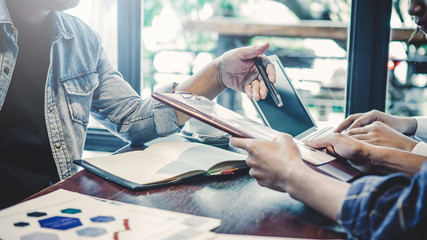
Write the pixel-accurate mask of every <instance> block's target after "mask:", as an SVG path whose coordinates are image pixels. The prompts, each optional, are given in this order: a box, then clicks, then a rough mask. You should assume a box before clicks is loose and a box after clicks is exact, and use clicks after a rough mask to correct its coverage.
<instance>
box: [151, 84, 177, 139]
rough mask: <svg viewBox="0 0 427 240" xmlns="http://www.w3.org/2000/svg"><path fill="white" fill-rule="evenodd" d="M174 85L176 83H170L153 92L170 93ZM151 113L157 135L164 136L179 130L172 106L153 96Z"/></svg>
mask: <svg viewBox="0 0 427 240" xmlns="http://www.w3.org/2000/svg"><path fill="white" fill-rule="evenodd" d="M176 85H178V83H175V82H174V83H170V84H167V85H165V86H163V87H161V88H159V89H156V90H155V92H161V93H172V92H173V89H174V88H175V87H176ZM153 113H154V123H155V124H156V131H157V134H159V137H165V136H168V135H170V134H172V133H176V132H178V131H179V130H181V128H180V127H179V126H178V119H177V117H176V113H175V109H174V108H173V107H170V106H169V105H166V104H164V103H162V102H160V101H158V100H156V99H154V98H153Z"/></svg>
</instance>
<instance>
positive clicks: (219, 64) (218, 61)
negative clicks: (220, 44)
mask: <svg viewBox="0 0 427 240" xmlns="http://www.w3.org/2000/svg"><path fill="white" fill-rule="evenodd" d="M212 64H213V67H214V69H215V71H214V76H213V78H214V79H215V82H216V83H217V85H218V87H219V88H223V89H226V88H227V86H226V85H225V84H224V83H223V81H222V79H223V76H222V71H221V68H222V56H220V57H217V58H216V59H215V60H213V61H212Z"/></svg>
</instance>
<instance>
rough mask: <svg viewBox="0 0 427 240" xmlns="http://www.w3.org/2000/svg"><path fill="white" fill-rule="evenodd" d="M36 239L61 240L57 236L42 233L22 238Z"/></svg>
mask: <svg viewBox="0 0 427 240" xmlns="http://www.w3.org/2000/svg"><path fill="white" fill-rule="evenodd" d="M35 239H43V240H59V237H58V235H56V234H52V233H41V232H35V233H30V234H27V235H24V236H22V237H21V240H35Z"/></svg>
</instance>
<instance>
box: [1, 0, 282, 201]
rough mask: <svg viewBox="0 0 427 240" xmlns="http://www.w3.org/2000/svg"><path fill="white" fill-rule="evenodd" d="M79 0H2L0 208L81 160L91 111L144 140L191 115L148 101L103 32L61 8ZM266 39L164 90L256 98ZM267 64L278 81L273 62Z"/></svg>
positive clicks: (120, 132)
mask: <svg viewBox="0 0 427 240" xmlns="http://www.w3.org/2000/svg"><path fill="white" fill-rule="evenodd" d="M78 2H79V0H0V59H1V61H0V64H1V65H0V151H1V152H2V155H1V158H0V183H1V188H2V191H3V192H5V193H7V194H4V195H6V196H3V197H2V198H1V200H0V208H3V207H5V206H9V205H11V204H13V203H16V202H17V201H20V200H22V199H24V198H25V197H28V196H29V195H31V194H33V193H35V192H37V191H39V190H41V189H43V188H44V187H47V186H49V185H50V184H52V183H55V182H57V181H59V180H62V179H65V178H67V177H69V176H70V175H72V174H73V173H75V172H76V170H77V167H76V166H75V165H73V163H72V160H74V159H80V158H81V157H82V152H83V147H84V142H85V138H86V133H87V128H88V121H89V115H90V114H91V115H92V116H93V117H94V118H95V119H97V120H98V121H99V122H100V123H102V124H103V125H104V126H105V127H106V128H107V129H109V130H110V131H111V132H113V133H114V134H116V135H117V136H119V137H120V138H121V139H123V140H124V141H127V142H129V143H132V144H142V143H144V142H147V141H149V140H152V139H154V138H157V137H163V136H167V135H169V134H172V133H175V132H177V131H179V130H180V127H181V126H182V125H183V124H184V122H185V121H186V120H187V118H188V117H187V116H185V115H183V114H181V113H179V112H177V111H175V110H174V109H173V108H171V107H168V106H166V105H164V104H162V103H160V102H158V101H156V100H154V99H152V98H148V99H141V97H140V96H139V95H138V94H137V93H136V92H135V91H134V90H133V89H132V88H131V87H130V85H129V84H128V83H127V82H126V81H125V80H123V78H122V75H121V74H120V73H119V72H118V71H117V70H116V69H115V67H114V66H113V65H112V64H111V63H110V61H109V60H108V58H107V56H106V53H105V51H104V49H103V48H102V45H101V40H100V38H99V36H98V35H97V34H96V33H95V32H94V31H93V30H91V29H90V28H89V27H88V26H87V25H86V24H85V23H83V22H82V21H81V20H79V19H78V18H76V17H74V16H70V15H68V14H66V13H63V12H62V10H65V9H68V8H71V7H74V6H76V5H77V4H78ZM268 47H269V45H268V44H263V45H260V46H248V47H242V48H238V49H234V50H230V51H228V52H226V53H224V54H223V55H222V56H220V57H219V58H217V59H215V60H214V61H212V62H211V63H210V64H208V65H207V66H206V67H205V68H204V69H202V70H201V71H199V72H198V73H197V74H195V75H193V76H192V77H190V78H189V79H188V80H186V81H184V82H182V83H179V84H178V83H172V84H169V85H167V86H164V87H163V88H161V89H158V90H157V91H159V92H172V91H187V92H191V93H194V94H197V95H203V96H205V97H208V98H210V99H213V98H215V97H216V96H217V95H218V94H219V93H221V92H222V91H223V90H224V89H226V88H232V89H235V90H238V91H241V92H245V93H246V94H247V95H248V97H250V98H253V99H255V100H257V99H259V98H264V97H265V96H266V93H267V88H266V86H265V85H264V83H263V82H262V81H259V80H258V79H261V78H259V76H258V71H257V70H256V67H255V66H254V63H253V61H252V60H251V59H253V58H254V57H255V56H260V57H263V58H264V59H265V56H264V52H265V51H266V50H267V49H268ZM265 62H266V67H267V72H268V74H269V78H270V80H271V81H272V82H275V75H274V67H273V65H272V64H268V61H265Z"/></svg>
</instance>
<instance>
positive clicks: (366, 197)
mask: <svg viewBox="0 0 427 240" xmlns="http://www.w3.org/2000/svg"><path fill="white" fill-rule="evenodd" d="M424 205H426V207H424ZM338 221H339V223H340V224H342V225H343V227H344V228H345V229H346V230H347V232H348V233H349V234H351V235H352V237H355V238H357V239H427V162H425V163H424V164H423V165H422V167H421V170H420V171H419V172H418V173H417V174H416V175H414V176H413V177H412V178H410V177H408V176H406V175H403V174H391V175H388V176H367V177H363V178H361V179H359V180H357V181H355V182H353V183H352V184H351V187H350V190H349V191H348V193H347V197H346V199H345V200H344V202H343V204H342V208H341V211H340V212H339V213H338Z"/></svg>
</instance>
